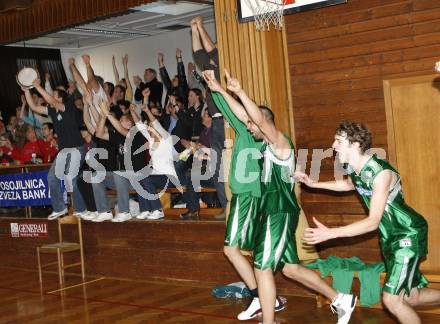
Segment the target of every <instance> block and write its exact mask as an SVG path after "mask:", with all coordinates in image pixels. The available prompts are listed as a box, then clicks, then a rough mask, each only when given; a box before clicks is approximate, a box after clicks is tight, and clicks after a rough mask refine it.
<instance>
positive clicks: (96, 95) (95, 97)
mask: <svg viewBox="0 0 440 324" xmlns="http://www.w3.org/2000/svg"><path fill="white" fill-rule="evenodd" d="M101 100H103V101H106V102H108V99H107V94H106V93H105V91H104V88H103V87H102V86H101V85H99V90H98V92H95V89H92V103H93V107H94V108H93V107H90V109H96V111H97V112H98V113H100V112H101V108H99V102H100V101H101ZM89 114H90V122H91V123H92V125H93V127H96V124H97V123H98V121H97V120H95V119H94V118H93V115H92V113H91V112H90V111H89Z"/></svg>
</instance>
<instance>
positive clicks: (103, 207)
mask: <svg viewBox="0 0 440 324" xmlns="http://www.w3.org/2000/svg"><path fill="white" fill-rule="evenodd" d="M119 172H120V171H119ZM92 186H93V196H94V197H95V203H96V210H97V211H98V213H105V212H108V211H110V205H109V203H108V199H107V187H109V188H112V189H116V196H117V200H118V211H119V213H129V212H130V205H129V200H130V193H129V190H130V181H129V180H128V179H127V178H125V177H123V176H121V175H119V174H117V173H116V172H111V171H107V173H106V175H105V179H104V180H103V181H102V182H100V183H93V184H92Z"/></svg>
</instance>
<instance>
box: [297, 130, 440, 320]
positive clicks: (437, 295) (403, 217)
mask: <svg viewBox="0 0 440 324" xmlns="http://www.w3.org/2000/svg"><path fill="white" fill-rule="evenodd" d="M370 146H371V133H370V132H369V131H368V130H367V129H366V128H365V126H364V125H362V124H358V123H350V122H343V123H341V124H340V125H339V127H338V129H337V130H336V135H335V141H334V142H333V145H332V147H333V149H334V150H335V151H336V153H337V157H338V159H339V161H340V162H341V163H343V164H345V166H346V168H347V171H348V175H349V177H348V178H347V179H344V180H337V181H329V182H314V181H313V180H311V179H310V178H309V177H308V176H307V175H305V174H304V173H302V172H296V173H295V178H296V179H297V180H299V181H301V182H303V183H304V184H306V185H307V186H309V187H311V188H319V189H327V190H333V191H350V190H357V192H358V193H359V194H360V196H361V197H362V200H363V201H364V203H365V205H366V206H367V207H368V209H369V215H368V217H367V218H364V219H363V220H361V221H358V222H355V223H353V224H350V225H347V226H343V227H337V228H327V227H326V226H324V225H323V224H321V223H320V222H318V221H317V220H316V219H314V222H315V224H316V226H317V227H316V228H308V229H306V230H305V232H304V240H305V241H306V242H307V243H309V244H318V243H320V242H323V241H326V240H329V239H334V238H338V237H351V236H356V235H361V234H364V233H367V232H371V231H374V230H376V229H377V228H379V238H380V247H381V252H382V255H383V258H384V262H385V268H386V272H387V275H386V277H385V282H384V286H383V294H382V298H383V303H384V304H385V306H386V307H387V308H388V310H389V311H390V312H391V313H392V314H393V315H394V316H396V317H397V319H398V320H399V321H400V322H401V323H408V324H417V323H421V322H420V318H419V317H418V315H417V313H416V312H415V311H414V309H413V307H414V306H419V305H435V304H438V303H440V291H439V290H435V289H428V288H424V287H425V286H426V285H427V284H428V281H427V280H426V279H425V278H424V277H423V275H422V274H421V272H420V271H419V264H420V259H421V258H423V257H424V256H426V254H427V232H428V225H427V223H426V221H425V219H424V218H423V217H422V216H421V215H420V214H418V213H417V212H416V211H415V210H414V209H412V208H411V207H409V206H408V205H407V204H406V203H405V200H404V199H403V194H402V188H401V182H400V175H399V173H398V172H397V171H396V170H395V169H394V168H393V167H392V166H391V165H390V164H389V163H388V162H387V161H385V160H381V159H379V158H378V157H377V156H376V155H369V154H367V153H366V151H367V150H368V149H369V148H370Z"/></svg>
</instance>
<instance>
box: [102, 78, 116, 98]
mask: <svg viewBox="0 0 440 324" xmlns="http://www.w3.org/2000/svg"><path fill="white" fill-rule="evenodd" d="M104 85H107V87H108V89H109V91H108V95H109V96H110V97H111V96H113V91H114V90H115V85H114V84H113V83H111V82H108V81H107V82H104Z"/></svg>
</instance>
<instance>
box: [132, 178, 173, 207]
mask: <svg viewBox="0 0 440 324" xmlns="http://www.w3.org/2000/svg"><path fill="white" fill-rule="evenodd" d="M140 183H141V185H142V188H144V189H145V191H147V193H148V196H146V197H143V196H142V195H141V194H139V195H138V198H139V209H140V211H141V212H144V211H155V210H159V209H162V204H161V203H160V197H159V195H157V193H156V190H157V189H160V190H162V189H165V190H166V189H167V188H171V187H174V184H173V183H172V182H171V181H170V180H169V179H168V176H166V175H162V174H152V175H149V176H148V177H146V178H144V179H143V180H141V182H140Z"/></svg>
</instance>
